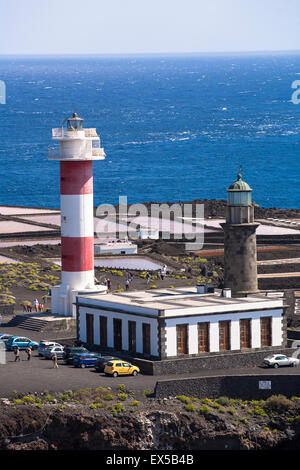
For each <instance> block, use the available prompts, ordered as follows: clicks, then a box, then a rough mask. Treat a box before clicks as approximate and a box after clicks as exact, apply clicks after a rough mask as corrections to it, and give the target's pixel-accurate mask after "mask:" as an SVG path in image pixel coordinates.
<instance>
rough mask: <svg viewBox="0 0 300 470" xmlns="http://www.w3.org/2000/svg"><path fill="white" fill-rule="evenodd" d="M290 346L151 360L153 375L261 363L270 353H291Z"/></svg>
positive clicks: (248, 365)
mask: <svg viewBox="0 0 300 470" xmlns="http://www.w3.org/2000/svg"><path fill="white" fill-rule="evenodd" d="M293 351H294V350H293V349H291V348H269V349H263V350H261V349H260V350H257V351H249V352H236V353H233V352H228V353H224V354H220V353H210V354H209V355H206V356H201V357H190V358H183V359H174V360H164V361H153V375H170V374H187V373H191V372H199V371H201V369H205V370H213V369H234V368H243V367H245V368H248V367H254V366H258V365H261V364H262V362H263V360H264V358H265V357H266V356H268V355H270V354H278V353H280V354H286V355H288V356H290V355H292V353H293Z"/></svg>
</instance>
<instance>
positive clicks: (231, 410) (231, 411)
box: [227, 408, 235, 415]
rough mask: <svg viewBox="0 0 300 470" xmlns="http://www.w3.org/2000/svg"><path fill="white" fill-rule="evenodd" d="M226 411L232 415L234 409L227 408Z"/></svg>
mask: <svg viewBox="0 0 300 470" xmlns="http://www.w3.org/2000/svg"><path fill="white" fill-rule="evenodd" d="M227 413H230V414H231V415H234V414H235V411H234V410H233V409H232V408H228V410H227Z"/></svg>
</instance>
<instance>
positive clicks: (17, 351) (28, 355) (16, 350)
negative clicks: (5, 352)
mask: <svg viewBox="0 0 300 470" xmlns="http://www.w3.org/2000/svg"><path fill="white" fill-rule="evenodd" d="M14 353H15V362H19V361H20V360H21V356H20V349H19V348H18V347H17V346H16V347H15V348H14ZM31 353H32V349H31V347H30V346H28V348H27V349H26V354H27V361H30V359H31Z"/></svg>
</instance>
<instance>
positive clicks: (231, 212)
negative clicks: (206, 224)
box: [221, 172, 259, 297]
mask: <svg viewBox="0 0 300 470" xmlns="http://www.w3.org/2000/svg"><path fill="white" fill-rule="evenodd" d="M226 211H227V212H226V223H224V224H221V226H222V229H223V231H224V287H226V288H230V289H231V291H232V295H233V296H234V297H244V296H247V295H248V294H255V293H257V292H258V284H257V254H256V229H257V227H258V226H259V224H257V223H255V222H254V207H253V204H252V189H251V188H250V186H249V185H248V184H247V183H246V182H245V181H243V180H242V175H241V173H240V172H239V173H238V175H237V180H236V181H235V182H234V183H232V184H231V185H230V186H229V188H228V189H227V208H226Z"/></svg>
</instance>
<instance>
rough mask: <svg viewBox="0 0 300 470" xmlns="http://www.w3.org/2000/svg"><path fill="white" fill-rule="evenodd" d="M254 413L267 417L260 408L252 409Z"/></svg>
mask: <svg viewBox="0 0 300 470" xmlns="http://www.w3.org/2000/svg"><path fill="white" fill-rule="evenodd" d="M254 413H255V414H256V415H257V416H268V415H267V413H266V412H265V410H264V409H263V408H260V407H259V406H258V407H257V408H254Z"/></svg>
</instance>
